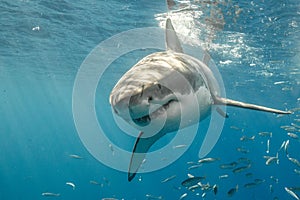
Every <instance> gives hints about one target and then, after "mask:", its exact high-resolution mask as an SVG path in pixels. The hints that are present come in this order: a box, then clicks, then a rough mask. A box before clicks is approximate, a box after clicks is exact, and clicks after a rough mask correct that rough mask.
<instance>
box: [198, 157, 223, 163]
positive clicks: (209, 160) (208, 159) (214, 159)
mask: <svg viewBox="0 0 300 200" xmlns="http://www.w3.org/2000/svg"><path fill="white" fill-rule="evenodd" d="M217 160H220V158H203V159H200V160H199V161H198V163H212V162H215V161H217Z"/></svg>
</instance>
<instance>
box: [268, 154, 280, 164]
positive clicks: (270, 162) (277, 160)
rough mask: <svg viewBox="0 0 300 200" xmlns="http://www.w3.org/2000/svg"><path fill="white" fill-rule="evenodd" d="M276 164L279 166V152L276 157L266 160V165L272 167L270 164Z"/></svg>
mask: <svg viewBox="0 0 300 200" xmlns="http://www.w3.org/2000/svg"><path fill="white" fill-rule="evenodd" d="M266 158H267V157H266ZM275 162H276V163H277V164H279V159H278V152H277V154H276V156H273V157H269V158H267V160H266V165H270V164H272V163H275Z"/></svg>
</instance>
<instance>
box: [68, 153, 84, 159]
mask: <svg viewBox="0 0 300 200" xmlns="http://www.w3.org/2000/svg"><path fill="white" fill-rule="evenodd" d="M69 156H70V157H71V158H75V159H83V157H81V156H79V155H76V154H70V155H69Z"/></svg>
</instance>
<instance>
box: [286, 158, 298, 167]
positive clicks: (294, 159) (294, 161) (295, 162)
mask: <svg viewBox="0 0 300 200" xmlns="http://www.w3.org/2000/svg"><path fill="white" fill-rule="evenodd" d="M288 159H289V160H290V161H291V162H292V163H294V164H295V165H297V166H298V167H300V162H299V161H298V160H297V159H296V158H291V157H288Z"/></svg>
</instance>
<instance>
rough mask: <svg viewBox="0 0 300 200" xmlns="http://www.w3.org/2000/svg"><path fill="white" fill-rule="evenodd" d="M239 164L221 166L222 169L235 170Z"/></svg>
mask: <svg viewBox="0 0 300 200" xmlns="http://www.w3.org/2000/svg"><path fill="white" fill-rule="evenodd" d="M237 164H238V163H237V162H231V163H227V164H221V165H220V168H221V169H233V168H235V167H236V166H237Z"/></svg>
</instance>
